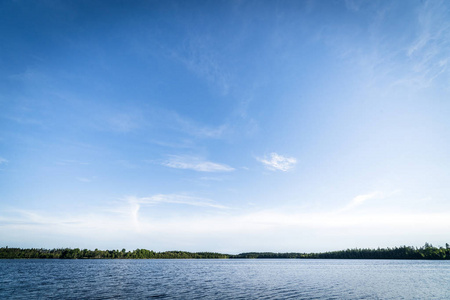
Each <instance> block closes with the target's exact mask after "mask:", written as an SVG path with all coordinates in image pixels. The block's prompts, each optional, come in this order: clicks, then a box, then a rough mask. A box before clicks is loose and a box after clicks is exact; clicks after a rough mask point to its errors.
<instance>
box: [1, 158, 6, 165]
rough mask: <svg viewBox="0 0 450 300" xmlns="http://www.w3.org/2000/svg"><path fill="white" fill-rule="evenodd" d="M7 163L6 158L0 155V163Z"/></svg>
mask: <svg viewBox="0 0 450 300" xmlns="http://www.w3.org/2000/svg"><path fill="white" fill-rule="evenodd" d="M7 163H8V160H7V159H5V158H3V157H0V165H5V164H7Z"/></svg>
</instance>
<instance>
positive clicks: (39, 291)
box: [0, 259, 450, 299]
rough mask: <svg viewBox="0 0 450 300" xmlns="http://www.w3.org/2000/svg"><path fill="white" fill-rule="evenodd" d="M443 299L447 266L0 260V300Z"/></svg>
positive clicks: (449, 285)
mask: <svg viewBox="0 0 450 300" xmlns="http://www.w3.org/2000/svg"><path fill="white" fill-rule="evenodd" d="M82 298H84V299H86V298H88V299H152V298H159V299H450V261H403V260H401V261H399V260H300V259H284V260H281V259H257V260H255V259H254V260H248V259H247V260H231V259H228V260H213V259H211V260H0V299H82Z"/></svg>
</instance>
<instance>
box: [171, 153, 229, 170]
mask: <svg viewBox="0 0 450 300" xmlns="http://www.w3.org/2000/svg"><path fill="white" fill-rule="evenodd" d="M162 165H164V166H166V167H169V168H174V169H189V170H194V171H198V172H231V171H234V168H232V167H230V166H228V165H225V164H219V163H214V162H210V161H205V160H202V159H200V158H197V157H192V156H179V155H172V156H170V159H169V160H167V161H165V162H163V163H162Z"/></svg>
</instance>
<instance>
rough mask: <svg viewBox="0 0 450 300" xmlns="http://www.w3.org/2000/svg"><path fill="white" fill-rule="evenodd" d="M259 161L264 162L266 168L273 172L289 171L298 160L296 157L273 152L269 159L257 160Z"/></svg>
mask: <svg viewBox="0 0 450 300" xmlns="http://www.w3.org/2000/svg"><path fill="white" fill-rule="evenodd" d="M257 160H258V161H260V162H262V163H263V164H264V166H265V167H266V168H267V169H269V170H272V171H277V170H278V171H283V172H286V171H289V170H291V169H292V168H293V167H294V166H295V164H296V163H297V159H296V158H294V157H287V156H283V155H280V154H277V153H275V152H272V153H271V154H270V155H269V157H267V156H265V157H264V158H260V157H258V158H257Z"/></svg>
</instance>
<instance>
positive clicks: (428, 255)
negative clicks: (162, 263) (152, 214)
mask: <svg viewBox="0 0 450 300" xmlns="http://www.w3.org/2000/svg"><path fill="white" fill-rule="evenodd" d="M2 258H3V259H5V258H6V259H7V258H10V259H12V258H14V259H15V258H53V259H154V258H160V259H161V258H163V259H180V258H183V259H205V258H309V259H317V258H321V259H433V260H450V246H449V245H448V244H446V245H445V248H443V247H433V245H431V244H428V243H425V245H424V246H423V247H421V248H415V247H411V246H401V247H395V248H378V249H347V250H341V251H332V252H323V253H293V252H290V253H273V252H248V253H241V254H237V255H229V254H221V253H215V252H195V253H192V252H185V251H165V252H154V251H152V250H146V249H136V250H134V251H126V250H125V249H122V250H121V251H119V250H98V249H95V250H88V249H83V250H80V249H79V248H75V249H69V248H63V249H51V250H48V249H37V248H31V249H21V248H9V247H3V248H0V259H2Z"/></svg>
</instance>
